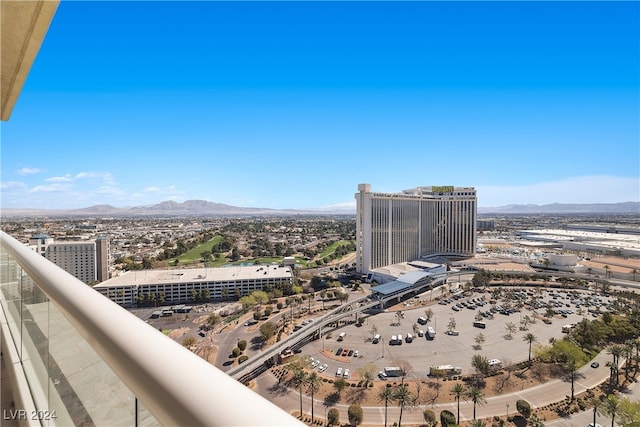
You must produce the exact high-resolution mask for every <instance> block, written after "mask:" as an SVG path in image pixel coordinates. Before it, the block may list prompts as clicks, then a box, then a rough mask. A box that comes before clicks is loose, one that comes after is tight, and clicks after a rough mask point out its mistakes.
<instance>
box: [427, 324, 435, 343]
mask: <svg viewBox="0 0 640 427" xmlns="http://www.w3.org/2000/svg"><path fill="white" fill-rule="evenodd" d="M435 337H436V330H435V329H433V328H432V327H431V326H427V339H430V340H432V339H434V338H435Z"/></svg>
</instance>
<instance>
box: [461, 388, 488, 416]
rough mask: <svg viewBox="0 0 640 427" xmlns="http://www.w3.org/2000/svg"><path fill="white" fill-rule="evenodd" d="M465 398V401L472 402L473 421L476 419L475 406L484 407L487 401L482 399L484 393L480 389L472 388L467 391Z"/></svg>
mask: <svg viewBox="0 0 640 427" xmlns="http://www.w3.org/2000/svg"><path fill="white" fill-rule="evenodd" d="M465 396H466V398H467V399H469V400H470V401H472V402H473V419H474V420H475V419H476V406H477V405H484V404H485V403H487V401H486V400H485V398H484V393H483V392H482V390H480V388H478V387H476V386H472V387H470V388H468V389H467V391H466V393H465Z"/></svg>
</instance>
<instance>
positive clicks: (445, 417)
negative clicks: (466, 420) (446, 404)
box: [440, 409, 456, 426]
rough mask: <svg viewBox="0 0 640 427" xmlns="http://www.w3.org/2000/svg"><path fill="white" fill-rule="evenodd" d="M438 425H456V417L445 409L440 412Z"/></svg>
mask: <svg viewBox="0 0 640 427" xmlns="http://www.w3.org/2000/svg"><path fill="white" fill-rule="evenodd" d="M440 424H442V425H443V426H448V425H449V424H453V425H455V424H456V416H455V415H453V412H451V411H447V410H446V409H445V410H444V411H442V412H440Z"/></svg>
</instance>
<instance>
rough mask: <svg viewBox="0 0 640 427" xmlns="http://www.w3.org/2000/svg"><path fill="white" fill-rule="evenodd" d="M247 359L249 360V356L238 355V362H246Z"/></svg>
mask: <svg viewBox="0 0 640 427" xmlns="http://www.w3.org/2000/svg"><path fill="white" fill-rule="evenodd" d="M247 360H249V356H240V357H239V358H238V363H243V362H246V361H247Z"/></svg>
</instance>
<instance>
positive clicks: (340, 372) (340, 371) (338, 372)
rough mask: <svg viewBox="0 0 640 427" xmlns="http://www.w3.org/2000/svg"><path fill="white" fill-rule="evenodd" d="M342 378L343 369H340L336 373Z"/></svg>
mask: <svg viewBox="0 0 640 427" xmlns="http://www.w3.org/2000/svg"><path fill="white" fill-rule="evenodd" d="M341 376H342V368H338V370H337V371H336V377H341Z"/></svg>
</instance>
